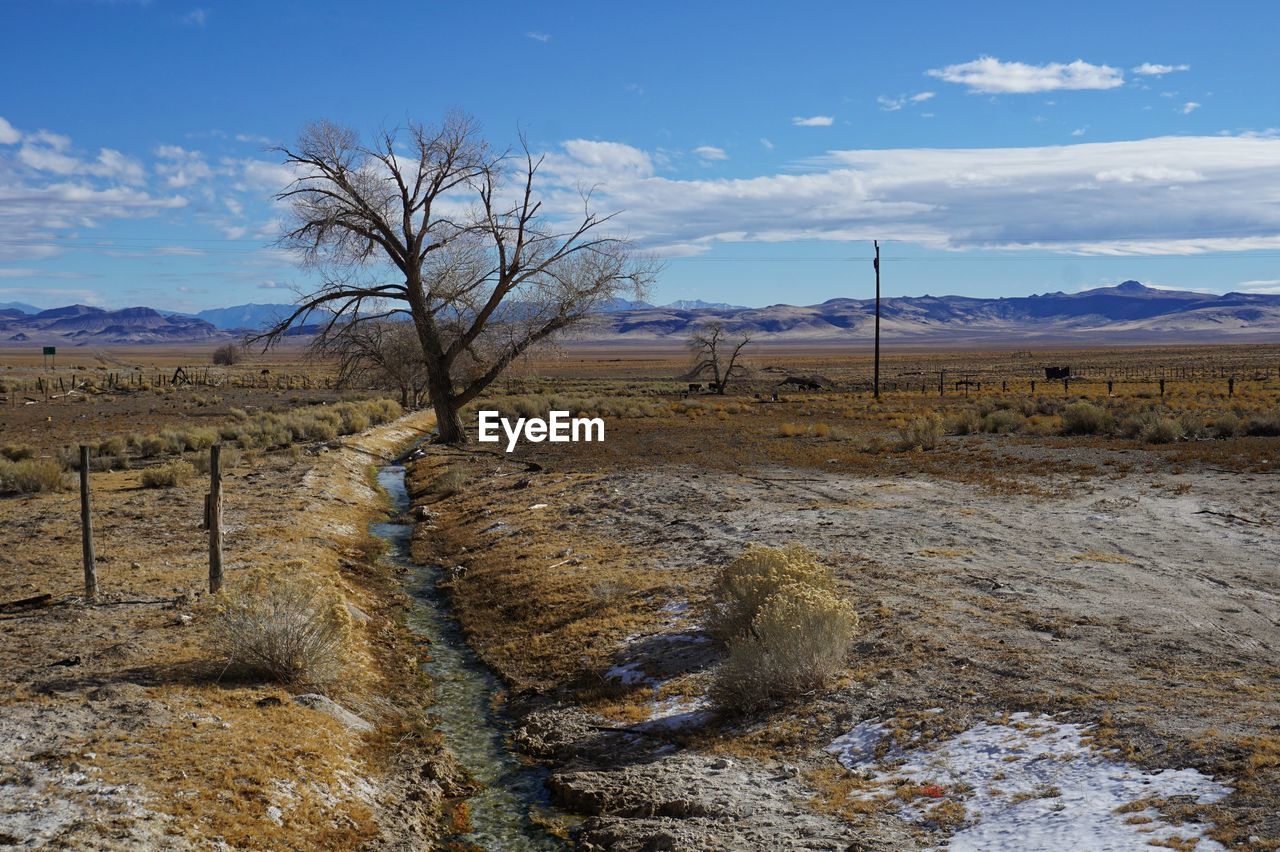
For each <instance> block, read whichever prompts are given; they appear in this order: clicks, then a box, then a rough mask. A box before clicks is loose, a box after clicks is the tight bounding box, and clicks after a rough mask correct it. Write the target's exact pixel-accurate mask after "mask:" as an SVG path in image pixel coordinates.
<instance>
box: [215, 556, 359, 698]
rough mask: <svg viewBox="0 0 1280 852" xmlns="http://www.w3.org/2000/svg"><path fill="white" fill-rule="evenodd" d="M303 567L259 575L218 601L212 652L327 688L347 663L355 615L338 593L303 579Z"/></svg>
mask: <svg viewBox="0 0 1280 852" xmlns="http://www.w3.org/2000/svg"><path fill="white" fill-rule="evenodd" d="M301 567H303V566H301V565H299V564H297V563H294V564H286V565H284V566H283V567H282V568H281V569H280V570H278V571H274V572H271V573H267V572H257V573H256V575H254V576H252V577H250V578H247V580H243V581H241V582H240V583H239V588H236V589H229V590H228V591H227V593H226V594H224V595H223V596H222V600H220V601H219V602H218V606H217V610H216V612H217V614H216V616H215V618H214V619H213V625H212V627H213V629H212V632H211V634H210V640H211V646H210V649H211V650H212V651H213V652H214V653H215V654H218V655H225V656H226V657H227V659H228V660H229V661H230V662H231V663H233V664H238V665H240V666H243V667H245V668H247V669H248V670H249V671H251V672H255V673H258V674H260V675H263V676H265V677H268V678H271V679H273V680H276V681H278V682H280V683H283V684H289V685H301V686H306V687H310V688H321V689H323V688H325V687H326V686H328V685H329V684H331V683H333V682H334V680H336V679H337V677H338V675H339V674H340V673H341V672H342V671H343V669H344V668H345V666H346V662H347V659H346V657H347V649H348V646H349V645H350V642H351V631H352V624H351V616H350V615H349V614H348V612H347V608H346V603H345V601H343V599H342V596H341V595H339V594H338V593H337V592H336V590H334V589H333V588H331V587H330V588H326V587H323V586H317V585H316V583H315V582H314V581H312V580H309V579H305V578H304V577H302V576H300V568H301Z"/></svg>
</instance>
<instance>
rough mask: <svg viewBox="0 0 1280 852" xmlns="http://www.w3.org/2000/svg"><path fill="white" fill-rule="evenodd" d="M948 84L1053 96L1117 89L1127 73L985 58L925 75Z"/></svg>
mask: <svg viewBox="0 0 1280 852" xmlns="http://www.w3.org/2000/svg"><path fill="white" fill-rule="evenodd" d="M925 73H927V74H928V75H929V76H930V77H937V78H938V79H939V80H945V81H947V82H948V83H959V84H961V85H963V86H967V87H968V88H969V91H971V92H984V93H988V94H1026V93H1029V92H1053V91H1056V90H1058V89H1114V88H1116V87H1117V86H1121V85H1124V72H1123V71H1121V70H1120V69H1119V68H1112V67H1111V66H1110V65H1092V64H1090V63H1088V62H1085V61H1084V60H1083V59H1077V60H1076V61H1075V62H1068V63H1061V62H1050V63H1048V64H1046V65H1028V64H1026V63H1025V62H1003V61H1001V60H999V59H996V58H995V57H993V56H983V57H981V58H979V59H975V60H973V61H972V62H962V63H960V64H958V65H948V66H947V67H945V68H935V69H932V70H930V71H927V72H925Z"/></svg>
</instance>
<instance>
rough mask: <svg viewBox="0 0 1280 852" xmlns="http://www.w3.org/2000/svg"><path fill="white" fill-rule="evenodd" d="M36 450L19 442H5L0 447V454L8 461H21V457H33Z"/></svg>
mask: <svg viewBox="0 0 1280 852" xmlns="http://www.w3.org/2000/svg"><path fill="white" fill-rule="evenodd" d="M35 454H36V451H35V450H33V449H32V448H31V447H26V446H23V445H21V444H5V445H4V446H3V447H0V456H4V457H5V458H7V459H8V460H9V461H14V462H18V461H22V460H23V459H30V458H35Z"/></svg>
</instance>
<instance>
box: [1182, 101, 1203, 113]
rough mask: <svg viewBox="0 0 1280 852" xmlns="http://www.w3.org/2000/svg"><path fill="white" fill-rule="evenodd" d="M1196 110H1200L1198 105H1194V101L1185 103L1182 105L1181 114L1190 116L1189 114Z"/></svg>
mask: <svg viewBox="0 0 1280 852" xmlns="http://www.w3.org/2000/svg"><path fill="white" fill-rule="evenodd" d="M1198 109H1200V104H1198V103H1196V102H1195V101H1187V102H1186V103H1185V104H1183V105H1182V114H1183V115H1191V113H1193V112H1195V111H1196V110H1198Z"/></svg>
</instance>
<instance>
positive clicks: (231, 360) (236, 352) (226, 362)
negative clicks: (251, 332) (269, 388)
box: [213, 343, 244, 367]
mask: <svg viewBox="0 0 1280 852" xmlns="http://www.w3.org/2000/svg"><path fill="white" fill-rule="evenodd" d="M243 360H244V347H243V346H240V345H239V344H237V343H226V344H223V345H222V346H219V347H218V348H217V349H215V350H213V363H214V364H217V365H219V366H224V367H231V366H234V365H236V364H239V363H240V362H241V361H243Z"/></svg>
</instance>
